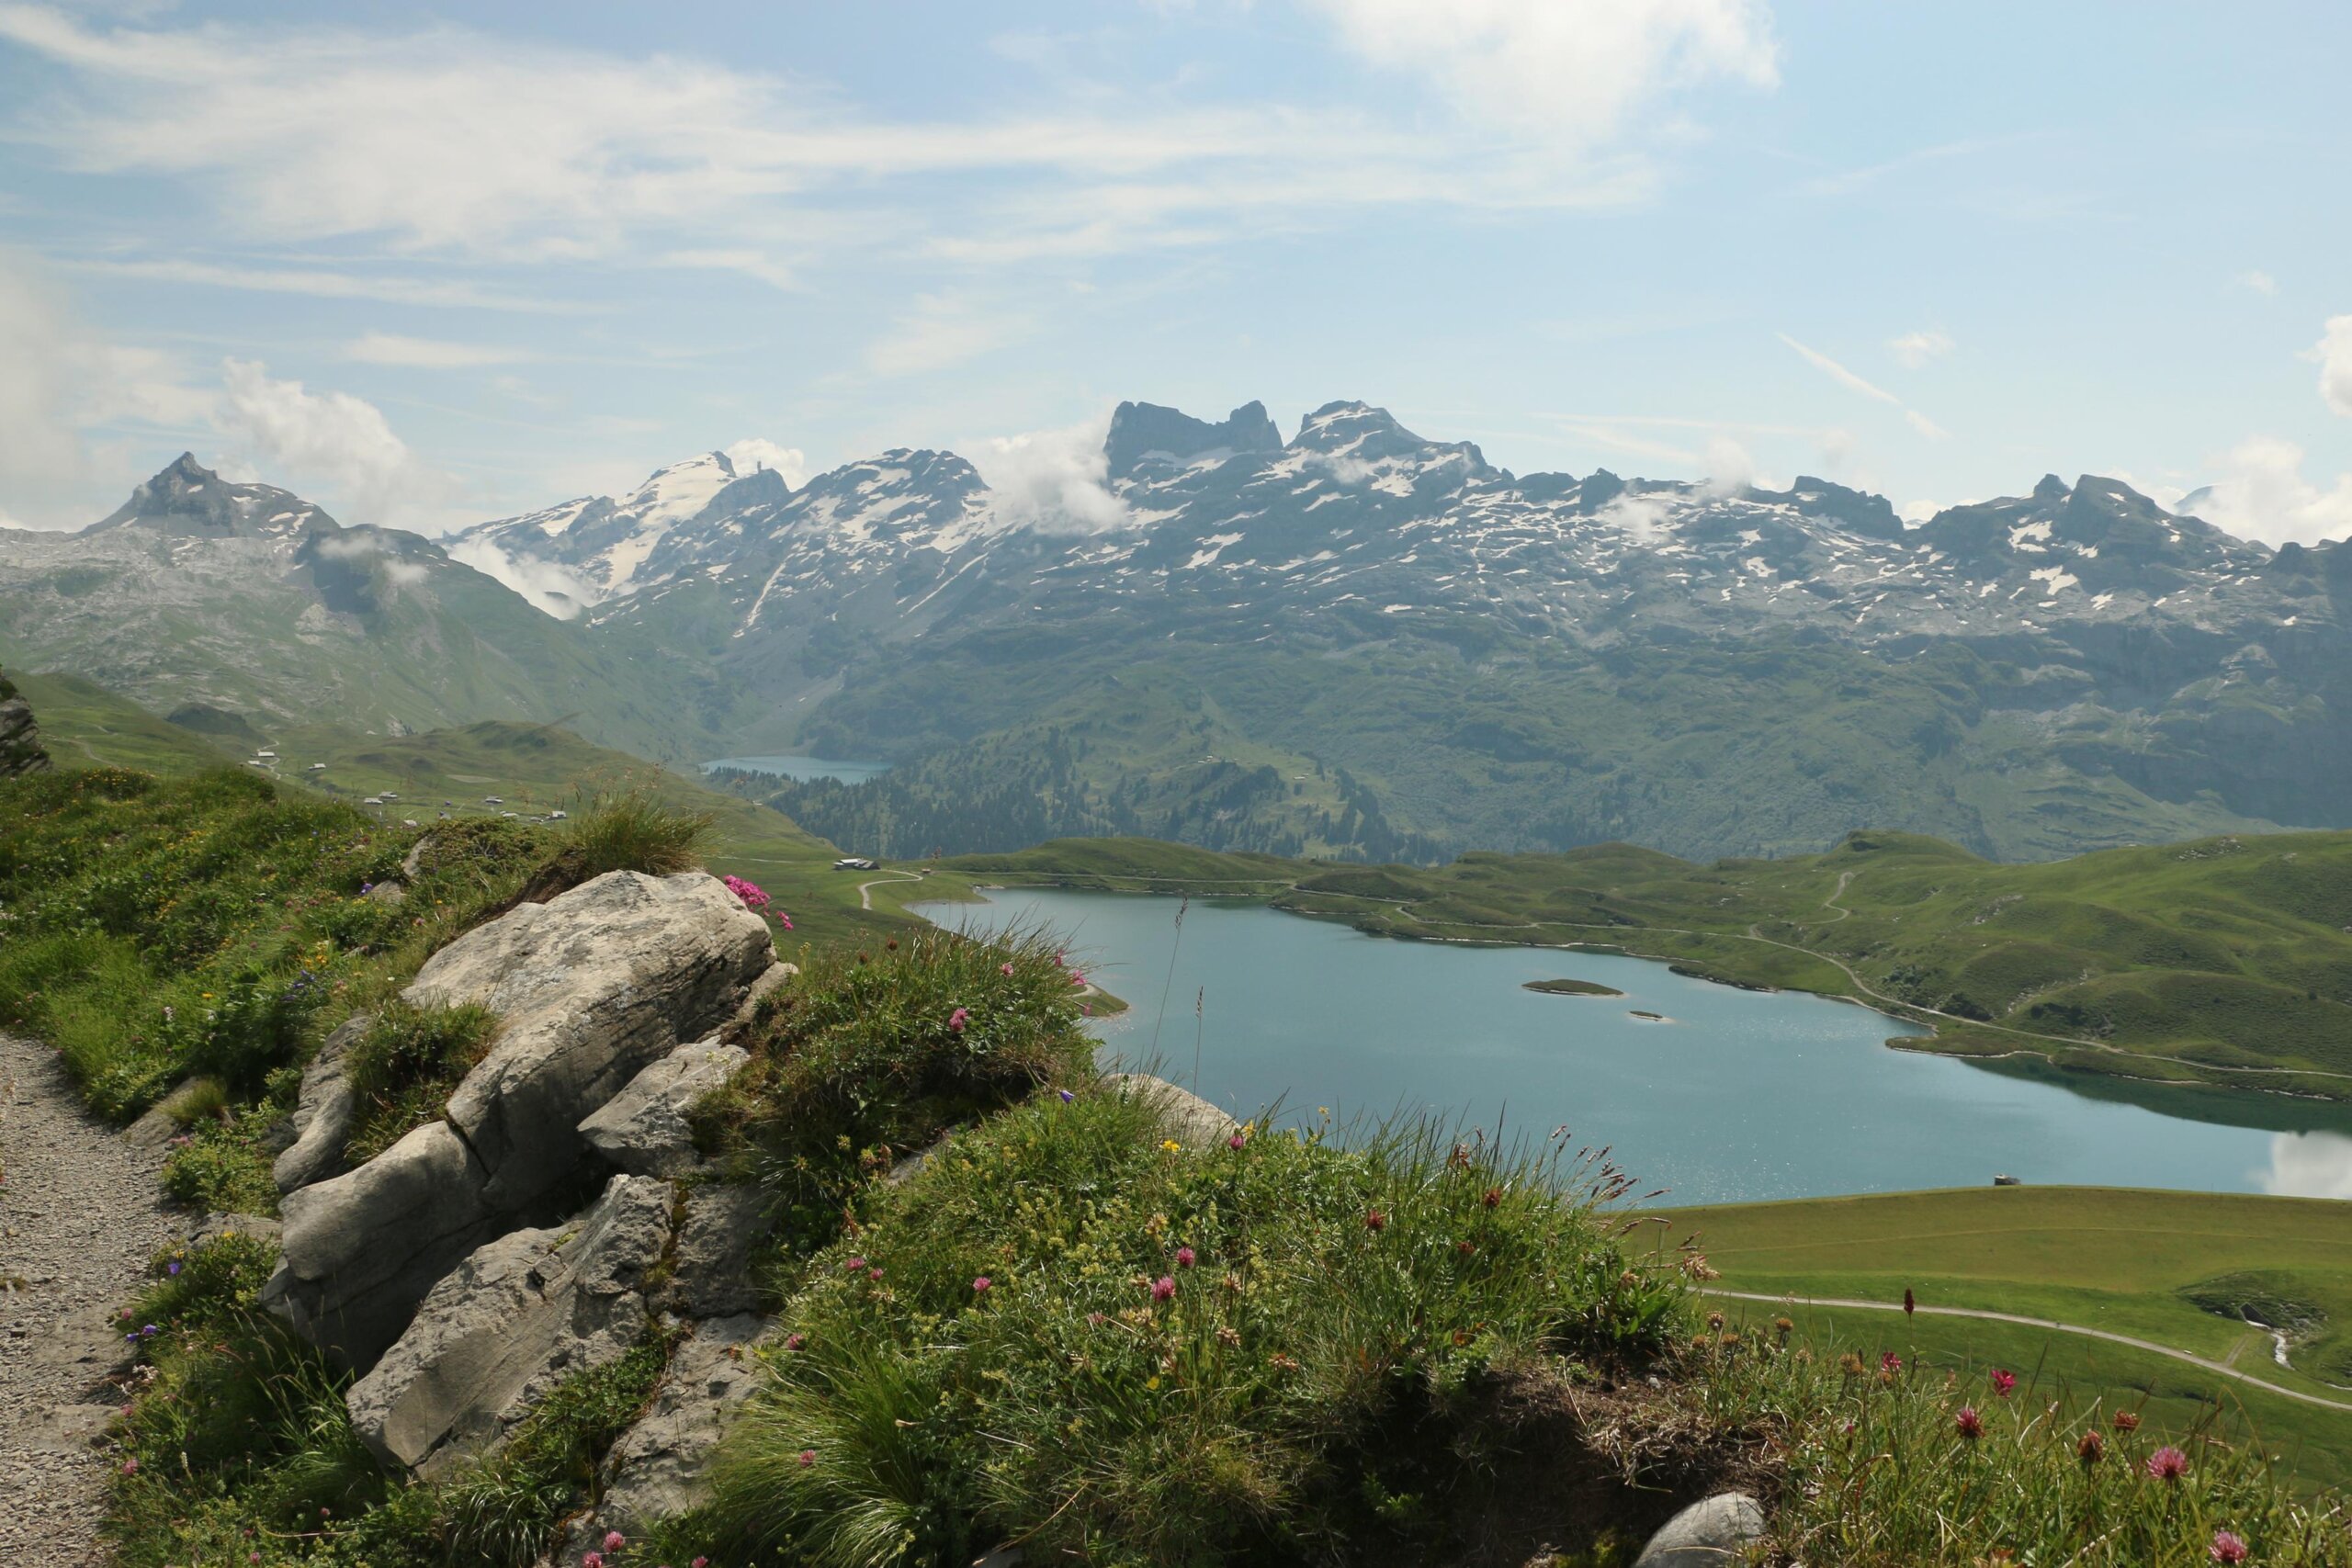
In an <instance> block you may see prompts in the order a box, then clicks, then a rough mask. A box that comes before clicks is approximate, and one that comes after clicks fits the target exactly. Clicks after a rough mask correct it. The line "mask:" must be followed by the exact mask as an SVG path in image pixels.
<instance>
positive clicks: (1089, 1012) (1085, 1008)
mask: <svg viewBox="0 0 2352 1568" xmlns="http://www.w3.org/2000/svg"><path fill="white" fill-rule="evenodd" d="M1078 1010H1079V1015H1080V1017H1082V1018H1092V1017H1093V1016H1094V1007H1093V1004H1092V1003H1091V1002H1080V1003H1079V1004H1078Z"/></svg>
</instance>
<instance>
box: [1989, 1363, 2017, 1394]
mask: <svg viewBox="0 0 2352 1568" xmlns="http://www.w3.org/2000/svg"><path fill="white" fill-rule="evenodd" d="M2017 1386H2018V1375H2017V1373H2015V1372H2011V1371H2003V1370H2002V1369H2000V1368H1999V1367H1996V1368H1994V1369H1993V1392H1994V1393H1997V1394H1999V1395H2000V1396H2001V1397H2002V1398H2003V1399H2007V1398H2008V1397H2009V1395H2010V1394H2011V1393H2013V1392H2015V1390H2016V1388H2017Z"/></svg>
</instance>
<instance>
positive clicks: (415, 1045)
mask: <svg viewBox="0 0 2352 1568" xmlns="http://www.w3.org/2000/svg"><path fill="white" fill-rule="evenodd" d="M497 1033H498V1015H497V1014H496V1013H494V1012H492V1011H491V1010H489V1009H488V1008H485V1007H481V1006H478V1005H476V1004H473V1003H465V1004H461V1005H459V1006H457V1007H439V1006H435V1007H423V1008H421V1007H417V1006H415V1005H413V1004H412V1003H409V1002H404V1001H401V1000H400V999H399V998H393V999H391V1000H390V1001H388V1002H386V1003H385V1004H384V1005H383V1007H382V1008H381V1010H379V1011H378V1013H377V1014H376V1017H375V1019H374V1020H373V1021H371V1022H370V1023H369V1024H368V1030H367V1032H366V1033H364V1034H362V1035H361V1036H360V1037H359V1038H358V1039H357V1040H356V1041H354V1042H352V1044H351V1051H350V1055H349V1056H348V1057H347V1059H346V1060H347V1067H346V1071H347V1072H348V1075H349V1079H350V1084H351V1089H352V1093H353V1095H354V1097H355V1098H356V1100H357V1102H358V1106H359V1113H358V1117H357V1119H356V1121H355V1122H354V1123H353V1126H352V1129H351V1137H350V1139H349V1141H348V1142H347V1143H346V1144H345V1151H344V1152H345V1157H346V1158H347V1159H349V1160H350V1161H351V1162H352V1163H354V1164H357V1163H358V1162H360V1161H362V1160H367V1159H372V1158H374V1157H375V1156H377V1155H379V1154H381V1153H382V1152H383V1151H384V1150H386V1149H388V1148H390V1147H391V1146H392V1145H393V1144H395V1143H397V1142H399V1141H400V1139H401V1135H402V1134H405V1133H407V1132H409V1131H410V1130H411V1129H412V1128H415V1127H420V1126H422V1125H424V1123H425V1122H430V1121H432V1120H433V1119H434V1118H435V1117H436V1116H438V1115H439V1114H440V1113H441V1111H442V1109H443V1108H444V1107H445V1106H447V1104H448V1102H449V1096H450V1094H451V1093H452V1092H454V1091H455V1090H456V1089H457V1087H458V1083H459V1082H460V1081H461V1080H463V1078H464V1077H465V1076H466V1074H467V1072H468V1071H469V1069H470V1068H471V1067H472V1066H474V1064H475V1063H477V1062H479V1061H481V1059H482V1057H483V1055H486V1054H487V1053H488V1052H489V1050H490V1045H491V1042H492V1040H493V1039H495V1038H496V1036H497Z"/></svg>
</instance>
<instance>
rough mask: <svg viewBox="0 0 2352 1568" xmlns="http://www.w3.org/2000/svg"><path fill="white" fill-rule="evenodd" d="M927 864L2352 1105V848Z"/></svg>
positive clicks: (943, 890)
mask: <svg viewBox="0 0 2352 1568" xmlns="http://www.w3.org/2000/svg"><path fill="white" fill-rule="evenodd" d="M941 871H942V874H941V875H940V876H939V877H937V878H934V879H933V884H932V886H931V887H930V889H929V891H928V892H927V893H926V895H925V896H926V897H944V896H945V895H946V894H947V893H948V891H949V889H950V886H951V884H950V881H949V878H951V877H952V878H953V879H954V880H955V881H956V882H960V883H963V884H965V885H967V886H970V885H976V884H985V883H990V882H1002V883H1009V884H1029V885H1047V886H1069V887H1087V888H1105V889H1111V890H1119V891H1132V890H1152V891H1160V892H1178V891H1183V892H1193V893H1221V894H1233V895H1239V896H1253V897H1265V898H1267V899H1269V900H1270V901H1271V902H1272V903H1273V904H1274V905H1275V906H1276V907H1277V908H1284V909H1289V910H1292V911H1294V912H1296V913H1300V914H1306V915H1311V916H1315V917H1317V918H1321V919H1340V920H1345V921H1348V922H1349V923H1351V924H1352V925H1354V926H1356V927H1358V928H1359V929H1361V930H1363V931H1374V932H1377V933H1381V934H1385V935H1391V936H1398V937H1407V938H1424V939H1437V938H1442V939H1447V940H1453V941H1466V942H1512V943H1521V944H1529V945H1537V946H1546V945H1549V946H1561V947H1588V948H1594V949H1599V950H1602V951H1611V952H1624V953H1634V954H1636V955H1639V956H1644V957H1653V958H1662V959H1665V960H1668V962H1670V963H1673V964H1676V965H1677V966H1678V967H1679V968H1682V969H1684V970H1686V971H1688V972H1690V973H1693V974H1697V975H1701V976H1705V977H1708V978H1711V979H1719V980H1724V981H1727V982H1730V983H1732V984H1737V985H1748V986H1769V987H1784V988H1792V989H1801V990H1809V991H1816V992H1820V993H1822V994H1824V995H1829V996H1844V997H1849V998H1854V999H1856V1000H1861V1001H1866V1002H1868V1003H1869V1004H1870V1005H1871V1006H1873V1007H1877V1008H1880V1009H1882V1010H1886V1011H1889V1012H1892V1013H1894V1014H1896V1015H1897V1016H1900V1017H1905V1018H1907V1019H1910V1020H1913V1021H1919V1022H1924V1023H1926V1024H1928V1025H1929V1026H1930V1027H1932V1028H1933V1029H1934V1030H1935V1031H1936V1032H1935V1034H1934V1036H1933V1037H1932V1038H1931V1039H1928V1040H1906V1041H1905V1042H1903V1044H1904V1046H1905V1049H1920V1050H1932V1051H1940V1052H1945V1053H1949V1054H1952V1055H1975V1056H1982V1057H1985V1058H1988V1059H1997V1058H2007V1059H2011V1060H2013V1061H2017V1062H2019V1063H2024V1062H2028V1061H2031V1062H2040V1063H2044V1064H2046V1065H2047V1066H2048V1067H2049V1068H2050V1069H2052V1070H2054V1071H2056V1072H2058V1073H2061V1074H2064V1075H2068V1076H2071V1077H2078V1078H2079V1077H2093V1076H2108V1077H2130V1078H2135V1079H2140V1080H2145V1081H2157V1082H2171V1083H2176V1084H2183V1085H2199V1084H2203V1085H2211V1086H2220V1087H2224V1088H2230V1089H2260V1090H2275V1091H2278V1092H2280V1093H2284V1094H2294V1095H2299V1096H2303V1097H2316V1098H2320V1099H2329V1100H2347V1099H2352V930H2348V929H2347V928H2352V833H2346V832H2324V833H2277V834H2269V835H2266V836H2262V837H2250V838H2244V839H2240V838H2223V839H2212V840H2199V841H2196V842H2192V843H2186V844H2173V845H2166V846H2163V847H2153V848H2131V849H2115V850H2104V851H2100V852H2097V853H2093V854H2086V855H2082V856H2078V857H2076V858H2075V859H2073V860H2068V861H2058V862H2052V863H2038V864H2027V865H2003V864H1996V863H1993V862H1989V861H1983V860H1979V859H1977V858H1976V857H1974V856H1973V855H1971V854H1969V853H1967V852H1964V851H1962V850H1959V849H1956V848H1954V847H1953V846H1951V845H1950V844H1947V843H1943V842H1940V841H1939V840H1933V839H1926V838H1920V837H1918V836H1917V835H1911V834H1901V833H1884V832H1871V833H1855V834H1852V835H1850V836H1849V838H1848V839H1847V840H1845V842H1843V843H1842V844H1840V845H1839V846H1838V848H1837V849H1836V850H1833V851H1831V852H1828V853H1826V854H1817V855H1800V856H1795V857H1792V858H1790V859H1786V860H1735V861H1722V862H1718V863H1714V864H1713V865H1696V864H1692V863H1689V862H1686V861H1679V860H1677V859H1675V858H1674V857H1672V856H1670V855H1665V854H1660V853H1658V852H1655V851H1651V850H1643V849H1638V848H1635V847H1634V846H1632V845H1626V844H1602V845H1596V846H1594V847H1592V848H1589V849H1583V850H1577V851H1573V852H1569V853H1566V854H1559V855H1501V854H1487V853H1474V854H1465V855H1464V856H1462V857H1461V858H1460V859H1458V860H1456V861H1454V862H1453V863H1450V864H1448V865H1444V866H1440V867H1419V866H1407V865H1390V866H1371V867H1356V866H1349V867H1333V866H1330V865H1329V864H1324V863H1315V862H1307V861H1287V862H1286V861H1283V860H1279V859H1276V858H1274V857H1271V856H1263V855H1226V854H1218V853H1216V852H1211V851H1204V850H1196V849H1192V848H1189V847H1184V846H1172V845H1161V844H1157V843H1153V842H1151V841H1148V840H1065V841H1057V842H1054V843H1049V844H1044V845H1040V846H1038V847H1037V848H1035V849H1033V850H1028V851H1023V852H1020V853H1017V854H1005V855H969V856H963V857H958V858H956V859H952V860H949V861H946V862H944V863H943V864H942V868H941ZM877 891H880V890H879V889H877Z"/></svg>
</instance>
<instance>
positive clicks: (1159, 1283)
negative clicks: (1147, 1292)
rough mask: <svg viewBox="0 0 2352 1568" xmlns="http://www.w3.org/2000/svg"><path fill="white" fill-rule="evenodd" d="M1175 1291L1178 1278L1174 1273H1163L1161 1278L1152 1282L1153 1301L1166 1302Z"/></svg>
mask: <svg viewBox="0 0 2352 1568" xmlns="http://www.w3.org/2000/svg"><path fill="white" fill-rule="evenodd" d="M1175 1293H1176V1280H1175V1276H1173V1275H1170V1274H1162V1275H1161V1276H1160V1277H1159V1279H1157V1280H1153V1281H1152V1282H1151V1299H1152V1300H1153V1301H1156V1302H1164V1301H1167V1300H1168V1299H1169V1298H1170V1297H1171V1296H1173V1295H1174V1294H1175Z"/></svg>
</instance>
